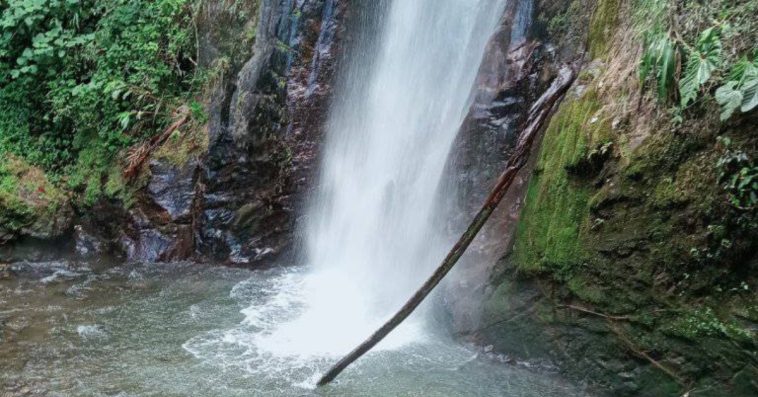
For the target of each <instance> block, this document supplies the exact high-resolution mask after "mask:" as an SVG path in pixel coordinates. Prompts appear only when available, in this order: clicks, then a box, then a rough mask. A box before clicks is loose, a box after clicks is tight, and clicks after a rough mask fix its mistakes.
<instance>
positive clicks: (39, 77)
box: [0, 0, 202, 197]
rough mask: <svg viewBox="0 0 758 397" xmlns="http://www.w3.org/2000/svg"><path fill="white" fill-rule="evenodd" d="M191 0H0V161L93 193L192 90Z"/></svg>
mask: <svg viewBox="0 0 758 397" xmlns="http://www.w3.org/2000/svg"><path fill="white" fill-rule="evenodd" d="M193 1H194V2H197V1H200V0H54V1H49V0H6V1H0V4H1V6H0V75H2V76H4V77H6V76H7V78H4V79H2V80H1V81H0V107H2V108H3V109H4V111H3V112H0V131H2V134H0V156H2V154H3V153H6V152H8V153H13V154H15V155H17V156H21V157H23V158H25V159H26V160H27V161H29V162H30V163H32V164H34V165H39V166H41V167H43V168H44V169H45V170H46V171H47V172H48V173H50V174H51V175H53V176H54V177H60V178H61V179H67V180H68V184H69V185H70V186H72V187H73V188H75V189H78V190H80V191H81V190H84V191H85V192H86V194H88V195H89V196H90V197H96V196H97V195H98V194H99V192H100V191H101V186H102V185H103V182H104V181H103V179H104V178H107V177H108V171H109V169H110V168H111V166H112V165H113V163H114V161H115V159H117V158H118V153H119V152H121V151H122V150H124V148H125V147H128V146H131V145H133V144H134V143H137V142H139V141H142V140H145V139H147V138H149V137H150V136H152V135H154V134H155V133H157V132H158V131H162V130H163V129H164V128H165V126H166V125H167V124H169V123H170V122H171V114H172V113H173V110H174V109H176V108H178V107H179V106H181V105H183V104H185V103H187V102H189V101H191V98H192V96H193V93H194V92H196V89H197V87H199V86H200V85H201V84H202V80H201V79H198V78H196V73H195V72H196V70H195V66H194V65H195V60H193V59H191V57H192V56H194V55H195V54H196V53H197V52H196V49H195V47H194V46H195V45H196V40H195V39H194V37H193V35H194V29H193V24H192V23H191V18H192V17H193V7H192V6H193V4H192V2H193ZM200 75H202V73H201V74H200Z"/></svg>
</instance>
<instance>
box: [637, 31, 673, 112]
mask: <svg viewBox="0 0 758 397" xmlns="http://www.w3.org/2000/svg"><path fill="white" fill-rule="evenodd" d="M645 41H646V45H645V51H644V53H643V55H642V61H641V62H640V68H639V77H640V81H641V82H642V83H643V84H644V82H645V80H647V78H648V76H651V75H653V76H655V81H656V82H657V87H658V91H657V92H658V97H659V98H661V99H663V100H665V99H667V98H668V97H669V92H670V88H671V86H672V85H673V84H674V71H675V68H676V46H675V44H674V41H673V40H671V38H670V37H669V36H668V34H651V35H648V36H647V37H646V39H645Z"/></svg>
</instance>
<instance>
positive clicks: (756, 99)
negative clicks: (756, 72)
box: [740, 78, 758, 113]
mask: <svg viewBox="0 0 758 397" xmlns="http://www.w3.org/2000/svg"><path fill="white" fill-rule="evenodd" d="M741 91H742V107H740V110H741V111H742V112H743V113H745V112H749V111H751V110H753V109H754V108H755V107H756V106H758V78H756V79H754V80H750V81H748V82H747V83H745V85H743V86H742V89H741Z"/></svg>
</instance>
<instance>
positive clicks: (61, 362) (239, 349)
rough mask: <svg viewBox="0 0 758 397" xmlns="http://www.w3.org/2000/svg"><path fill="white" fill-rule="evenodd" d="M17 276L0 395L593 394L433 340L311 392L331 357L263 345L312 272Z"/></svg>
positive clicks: (129, 270) (29, 272)
mask: <svg viewBox="0 0 758 397" xmlns="http://www.w3.org/2000/svg"><path fill="white" fill-rule="evenodd" d="M16 269H17V272H18V273H19V274H20V277H19V278H18V279H16V280H13V281H10V280H6V281H2V280H0V324H1V325H0V330H2V332H0V335H2V339H1V340H0V395H3V396H121V397H127V396H161V397H165V396H214V397H225V396H311V395H315V396H318V395H323V396H445V397H452V396H510V397H518V396H534V397H538V396H539V397H550V396H556V397H558V396H560V397H564V396H579V395H584V394H583V393H582V392H580V391H578V390H577V389H576V388H574V387H571V386H570V385H567V384H565V383H562V382H561V381H560V380H559V379H557V378H556V377H555V376H553V375H550V374H548V373H544V372H542V371H540V370H535V369H529V368H528V367H526V366H524V365H513V364H503V363H502V362H500V360H498V359H497V357H487V356H486V355H483V354H477V353H476V352H474V351H472V350H469V349H468V348H466V347H462V346H460V345H457V344H455V343H453V342H451V341H448V340H446V339H444V338H443V337H435V336H433V335H429V336H428V337H426V338H422V339H419V340H417V341H416V342H415V343H413V344H410V345H407V346H405V347H404V348H403V349H397V350H393V349H384V350H381V351H379V352H376V353H374V354H371V355H369V356H367V357H365V358H364V359H362V360H360V361H358V362H357V363H356V364H355V365H354V366H353V367H351V368H350V369H349V370H348V371H346V372H345V373H344V374H343V375H342V376H341V377H340V378H339V382H337V383H336V384H332V385H329V386H327V387H326V388H322V389H314V388H313V382H314V379H315V376H316V375H317V374H319V373H321V372H322V371H324V370H325V369H326V367H327V366H328V365H329V364H330V363H331V361H332V360H331V359H328V358H326V357H322V358H312V359H307V358H304V357H300V358H297V357H295V358H284V357H283V356H278V355H277V354H278V353H276V354H275V353H271V352H270V351H268V349H262V348H260V347H259V346H258V345H259V344H260V343H261V340H262V339H263V340H266V339H267V337H266V336H265V330H266V329H270V326H271V324H276V323H279V322H281V321H282V320H283V319H286V318H288V317H294V316H297V315H299V310H298V307H300V306H301V305H303V304H305V303H306V302H303V301H302V300H301V299H302V297H299V296H297V293H296V291H297V289H296V288H295V289H288V290H287V291H290V292H283V291H285V289H283V286H285V285H286V286H289V285H295V286H297V285H299V283H301V282H303V280H304V278H303V272H302V271H303V269H298V268H290V269H272V270H262V271H247V270H241V269H225V268H215V267H209V266H208V265H205V264H197V265H193V264H183V263H177V264H147V265H124V266H119V267H115V268H103V269H89V268H86V267H84V268H82V267H80V266H69V265H66V264H61V263H41V264H21V265H17V266H16ZM280 347H281V349H284V350H289V349H291V347H287V346H280ZM269 348H272V347H271V346H269ZM273 349H274V350H277V349H276V348H273ZM279 353H281V352H279Z"/></svg>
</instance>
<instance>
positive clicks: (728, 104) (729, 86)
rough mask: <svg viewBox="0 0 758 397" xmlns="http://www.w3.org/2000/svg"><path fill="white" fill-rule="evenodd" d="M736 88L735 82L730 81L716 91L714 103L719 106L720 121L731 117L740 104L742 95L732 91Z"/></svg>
mask: <svg viewBox="0 0 758 397" xmlns="http://www.w3.org/2000/svg"><path fill="white" fill-rule="evenodd" d="M736 86H737V82H735V81H730V82H728V83H726V84H725V85H723V86H721V87H719V88H718V89H717V90H716V102H718V103H719V105H721V117H720V118H721V121H724V120H726V119H728V118H729V117H732V114H733V113H734V111H735V110H736V109H737V108H739V107H740V105H741V104H742V93H741V92H740V91H738V90H735V89H734V88H735V87H736Z"/></svg>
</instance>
